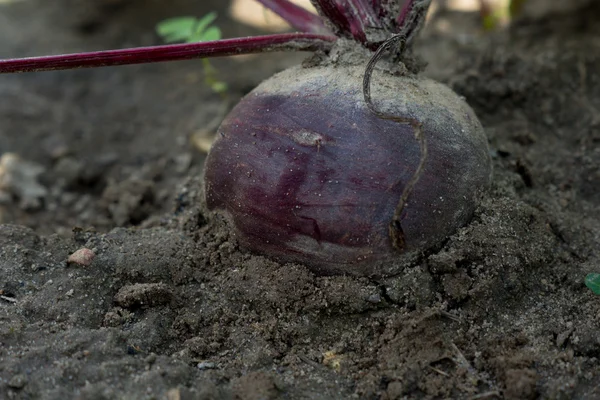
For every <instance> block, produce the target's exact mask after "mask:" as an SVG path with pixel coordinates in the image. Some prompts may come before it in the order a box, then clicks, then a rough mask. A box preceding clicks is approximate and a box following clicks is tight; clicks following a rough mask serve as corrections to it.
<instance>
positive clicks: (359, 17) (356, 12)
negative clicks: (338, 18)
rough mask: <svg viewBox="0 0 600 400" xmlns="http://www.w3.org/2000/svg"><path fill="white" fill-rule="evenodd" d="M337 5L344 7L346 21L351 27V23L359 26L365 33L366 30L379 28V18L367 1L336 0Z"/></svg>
mask: <svg viewBox="0 0 600 400" xmlns="http://www.w3.org/2000/svg"><path fill="white" fill-rule="evenodd" d="M337 2H338V5H339V6H341V7H344V9H345V10H347V11H346V15H347V16H348V20H349V21H350V24H351V25H352V23H353V21H356V24H357V25H358V24H360V25H361V28H362V31H363V32H366V29H367V28H381V27H382V23H381V21H380V19H379V16H378V15H377V14H376V13H375V9H374V8H373V6H372V5H371V4H370V3H369V0H337Z"/></svg>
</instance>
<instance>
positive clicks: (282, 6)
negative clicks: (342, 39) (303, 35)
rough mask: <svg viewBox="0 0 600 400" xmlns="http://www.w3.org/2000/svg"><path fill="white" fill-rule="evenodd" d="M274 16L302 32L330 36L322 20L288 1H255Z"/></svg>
mask: <svg viewBox="0 0 600 400" xmlns="http://www.w3.org/2000/svg"><path fill="white" fill-rule="evenodd" d="M256 1H258V2H259V3H261V4H262V5H263V6H265V7H267V8H268V9H270V10H271V11H273V12H274V13H275V14H277V15H279V16H280V17H281V18H283V19H284V20H286V21H287V22H288V23H289V24H290V25H291V26H293V27H294V28H296V29H299V30H301V31H302V32H310V33H317V34H325V35H330V34H331V31H330V30H329V29H327V27H326V26H325V24H324V23H323V20H321V18H319V17H318V16H317V15H315V14H313V13H311V12H310V11H307V10H305V9H304V8H302V7H300V6H297V5H296V4H294V3H291V2H289V1H288V0H256Z"/></svg>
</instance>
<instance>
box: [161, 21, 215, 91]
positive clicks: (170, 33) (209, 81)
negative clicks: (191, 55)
mask: <svg viewBox="0 0 600 400" xmlns="http://www.w3.org/2000/svg"><path fill="white" fill-rule="evenodd" d="M216 19H217V13H216V12H211V13H208V14H206V15H205V16H204V17H202V18H196V17H177V18H169V19H166V20H164V21H162V22H160V23H158V25H156V33H157V34H158V35H159V36H160V37H161V38H162V39H163V40H164V41H165V42H166V43H176V42H184V43H197V42H210V41H215V40H220V39H221V29H219V27H217V26H214V25H212V23H213V22H214V21H215V20H216ZM202 64H203V67H204V83H205V84H206V85H208V86H209V87H210V88H211V89H212V90H213V92H215V93H219V94H223V93H225V92H226V91H227V84H226V83H225V82H223V81H221V80H220V79H218V73H217V70H216V69H215V68H214V67H213V66H212V65H211V64H210V62H209V61H208V59H206V58H203V59H202Z"/></svg>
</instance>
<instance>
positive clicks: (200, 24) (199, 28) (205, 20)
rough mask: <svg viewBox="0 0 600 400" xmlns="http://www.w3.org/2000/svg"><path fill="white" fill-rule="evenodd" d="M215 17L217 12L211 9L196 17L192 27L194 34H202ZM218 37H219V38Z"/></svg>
mask: <svg viewBox="0 0 600 400" xmlns="http://www.w3.org/2000/svg"><path fill="white" fill-rule="evenodd" d="M216 19H217V13H216V12H214V11H212V12H209V13H208V14H206V15H205V16H204V17H202V18H200V19H196V26H195V28H194V34H202V33H204V32H205V31H206V28H208V26H209V25H210V24H212V23H213V22H215V20H216ZM219 39H220V38H219Z"/></svg>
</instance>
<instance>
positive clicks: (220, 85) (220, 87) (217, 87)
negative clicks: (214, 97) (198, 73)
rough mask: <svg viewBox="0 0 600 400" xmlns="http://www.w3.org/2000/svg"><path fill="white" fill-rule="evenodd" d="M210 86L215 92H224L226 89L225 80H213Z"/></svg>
mask: <svg viewBox="0 0 600 400" xmlns="http://www.w3.org/2000/svg"><path fill="white" fill-rule="evenodd" d="M210 87H211V89H212V90H213V92H215V93H225V92H226V91H227V84H226V83H225V82H213V84H212V85H210Z"/></svg>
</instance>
